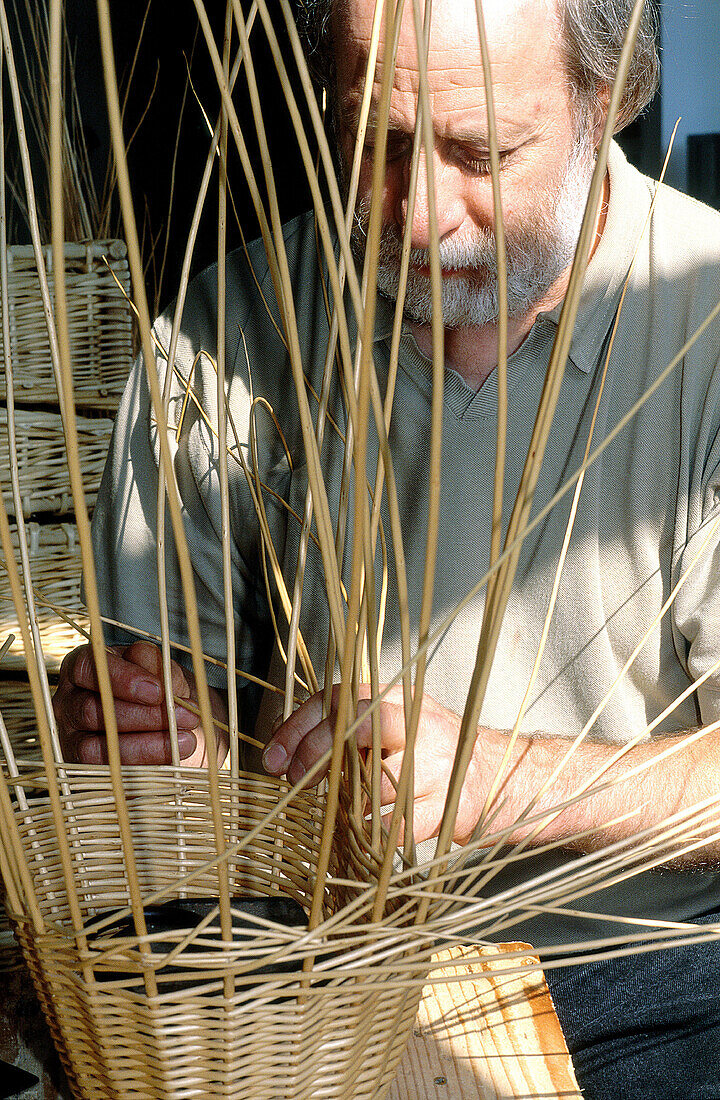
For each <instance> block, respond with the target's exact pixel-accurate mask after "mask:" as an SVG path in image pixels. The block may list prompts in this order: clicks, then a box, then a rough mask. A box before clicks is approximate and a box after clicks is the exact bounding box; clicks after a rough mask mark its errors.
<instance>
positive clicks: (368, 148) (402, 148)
mask: <svg viewBox="0 0 720 1100" xmlns="http://www.w3.org/2000/svg"><path fill="white" fill-rule="evenodd" d="M410 150H411V143H410V142H409V140H408V138H407V137H406V136H405V135H399V134H398V135H393V134H388V136H387V143H386V146H385V160H386V161H388V162H391V161H395V160H400V159H401V158H402V157H404V156H407V155H408V154H409V152H410ZM363 154H364V155H365V156H366V157H373V156H374V155H375V136H374V135H372V134H368V135H367V136H366V138H365V145H364V147H363Z"/></svg>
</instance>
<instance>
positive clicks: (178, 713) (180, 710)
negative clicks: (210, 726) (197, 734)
mask: <svg viewBox="0 0 720 1100" xmlns="http://www.w3.org/2000/svg"><path fill="white" fill-rule="evenodd" d="M175 717H176V719H177V724H178V725H179V726H182V727H183V728H184V729H190V730H194V729H195V727H196V726H197V725H198V724H199V722H200V719H199V718H198V716H197V714H193V712H192V711H191V710H185V707H180V706H177V704H176V706H175Z"/></svg>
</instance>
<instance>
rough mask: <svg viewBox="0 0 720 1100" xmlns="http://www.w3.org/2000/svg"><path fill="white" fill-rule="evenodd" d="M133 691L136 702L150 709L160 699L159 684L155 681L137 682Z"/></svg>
mask: <svg viewBox="0 0 720 1100" xmlns="http://www.w3.org/2000/svg"><path fill="white" fill-rule="evenodd" d="M135 691H136V694H137V700H138V702H139V703H147V704H148V705H149V706H151V707H154V706H156V705H157V704H158V703H159V702H160V700H161V698H162V692H161V689H160V684H159V683H158V682H157V680H138V682H137V686H136V688H135Z"/></svg>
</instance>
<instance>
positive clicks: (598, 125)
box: [588, 84, 616, 149]
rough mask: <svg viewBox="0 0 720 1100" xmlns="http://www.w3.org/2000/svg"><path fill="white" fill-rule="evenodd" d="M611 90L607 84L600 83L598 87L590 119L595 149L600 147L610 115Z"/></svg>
mask: <svg viewBox="0 0 720 1100" xmlns="http://www.w3.org/2000/svg"><path fill="white" fill-rule="evenodd" d="M611 91H612V89H611V88H610V87H609V86H608V85H607V84H598V86H597V89H596V95H595V103H594V106H593V110H592V115H591V117H590V118H589V119H588V122H589V129H590V131H591V133H592V139H593V147H594V148H595V149H597V148H598V146H599V145H600V142H601V141H602V136H603V131H604V129H605V122H606V120H607V116H608V108H609V106H610V94H611ZM614 132H616V131H614Z"/></svg>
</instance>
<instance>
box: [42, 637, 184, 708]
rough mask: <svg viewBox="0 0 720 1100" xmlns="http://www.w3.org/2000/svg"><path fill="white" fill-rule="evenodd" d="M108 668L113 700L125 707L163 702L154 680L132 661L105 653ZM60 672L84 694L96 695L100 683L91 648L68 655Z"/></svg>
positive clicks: (155, 677) (159, 684) (85, 647)
mask: <svg viewBox="0 0 720 1100" xmlns="http://www.w3.org/2000/svg"><path fill="white" fill-rule="evenodd" d="M106 656H107V664H108V672H109V675H110V684H111V687H112V693H113V696H114V698H116V699H122V700H125V701H126V702H128V703H145V704H148V705H150V706H153V705H157V704H159V703H160V700H161V699H162V696H163V692H162V684H161V682H160V680H159V679H158V677H157V676H154V675H152V674H150V673H149V672H147V670H145V669H143V668H141V667H140V666H139V665H137V664H135V663H134V662H133V661H126V660H125V659H124V658H123V657H121V656H120V655H119V654H118V653H116V652H115V651H114V650H111V649H109V650H107V651H106ZM63 665H64V667H63V669H62V670H61V676H62V674H63V672H64V673H65V674H66V675H67V677H68V679H69V680H70V682H71V683H72V684H73V685H74V686H75V687H79V688H85V689H86V690H87V691H95V692H96V691H98V690H99V683H98V677H97V669H96V667H95V658H94V657H93V651H92V647H91V646H89V645H85V646H80V647H79V648H78V649H75V650H73V652H72V653H70V654H68V656H67V657H66V658H65V662H63Z"/></svg>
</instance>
